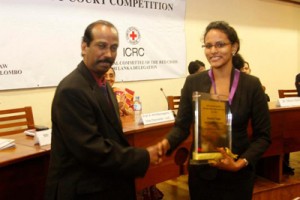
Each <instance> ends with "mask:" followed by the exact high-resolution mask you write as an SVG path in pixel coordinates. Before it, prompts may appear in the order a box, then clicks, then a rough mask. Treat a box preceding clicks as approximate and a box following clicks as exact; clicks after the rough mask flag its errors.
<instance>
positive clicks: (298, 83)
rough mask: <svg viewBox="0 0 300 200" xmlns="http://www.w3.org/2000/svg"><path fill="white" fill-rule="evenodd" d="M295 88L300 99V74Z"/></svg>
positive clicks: (297, 76)
mask: <svg viewBox="0 0 300 200" xmlns="http://www.w3.org/2000/svg"><path fill="white" fill-rule="evenodd" d="M295 86H296V89H297V92H298V96H299V97H300V73H299V74H297V75H296V80H295Z"/></svg>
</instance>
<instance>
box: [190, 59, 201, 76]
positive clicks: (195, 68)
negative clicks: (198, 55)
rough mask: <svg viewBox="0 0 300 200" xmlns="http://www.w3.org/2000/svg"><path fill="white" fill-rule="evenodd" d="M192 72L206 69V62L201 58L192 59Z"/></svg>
mask: <svg viewBox="0 0 300 200" xmlns="http://www.w3.org/2000/svg"><path fill="white" fill-rule="evenodd" d="M188 70H189V73H190V74H195V73H198V72H203V71H205V64H204V63H203V62H201V61H200V60H195V61H191V62H190V64H189V67H188Z"/></svg>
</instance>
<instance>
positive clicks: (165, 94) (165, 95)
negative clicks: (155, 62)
mask: <svg viewBox="0 0 300 200" xmlns="http://www.w3.org/2000/svg"><path fill="white" fill-rule="evenodd" d="M160 91H161V92H162V93H163V95H164V96H165V98H166V100H167V103H168V98H167V95H166V94H165V92H164V90H163V89H162V88H160Z"/></svg>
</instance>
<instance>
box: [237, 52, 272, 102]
mask: <svg viewBox="0 0 300 200" xmlns="http://www.w3.org/2000/svg"><path fill="white" fill-rule="evenodd" d="M235 57H236V59H235V60H234V61H233V62H234V66H235V68H237V69H238V70H240V71H241V72H244V73H246V74H250V73H251V68H250V65H249V63H248V62H247V61H245V60H244V58H243V57H242V55H241V54H236V55H235ZM262 89H263V91H264V92H265V96H266V100H267V101H270V97H269V95H268V94H267V93H266V87H265V86H263V85H262Z"/></svg>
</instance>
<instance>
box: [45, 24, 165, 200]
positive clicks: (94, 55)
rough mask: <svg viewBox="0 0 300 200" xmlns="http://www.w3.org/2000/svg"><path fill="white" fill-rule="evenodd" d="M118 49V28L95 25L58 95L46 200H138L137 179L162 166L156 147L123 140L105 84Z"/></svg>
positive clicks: (111, 95) (113, 100)
mask: <svg viewBox="0 0 300 200" xmlns="http://www.w3.org/2000/svg"><path fill="white" fill-rule="evenodd" d="M118 45H119V37H118V31H117V29H116V28H115V27H114V25H113V24H111V23H109V22H107V21H102V20H100V21H96V22H94V23H92V24H90V25H89V26H88V27H87V28H86V30H85V33H84V36H83V39H82V44H81V54H82V56H83V61H82V62H81V63H79V65H78V66H77V68H76V69H75V70H74V71H73V72H71V73H70V74H69V75H67V76H66V77H65V78H64V79H63V80H62V81H61V82H60V84H59V85H58V87H57V89H56V93H55V96H54V100H53V104H52V143H51V160H50V168H49V174H48V179H47V184H46V194H45V199H49V200H50V199H62V200H68V199H72V200H73V199H84V200H92V199H107V200H108V199H109V200H111V199H119V200H120V199H124V200H125V199H126V200H131V199H135V198H136V195H135V185H134V179H135V177H142V176H144V175H145V173H146V171H147V169H148V167H149V164H150V163H154V164H155V163H159V162H161V158H160V156H159V155H158V151H157V147H156V146H151V147H148V148H147V149H143V148H135V147H131V146H130V145H129V143H128V141H127V140H126V138H125V135H124V134H123V131H122V125H121V121H120V118H119V109H118V103H117V100H116V98H115V95H114V93H113V91H112V89H111V87H110V86H109V84H106V82H105V78H104V74H105V73H106V72H107V71H108V69H109V68H111V66H112V65H113V63H114V61H115V58H116V56H117V49H118Z"/></svg>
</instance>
